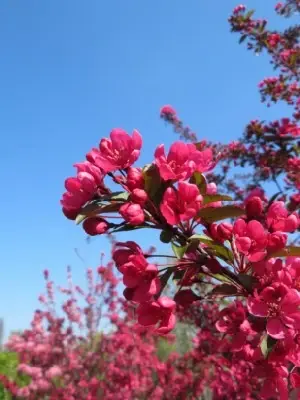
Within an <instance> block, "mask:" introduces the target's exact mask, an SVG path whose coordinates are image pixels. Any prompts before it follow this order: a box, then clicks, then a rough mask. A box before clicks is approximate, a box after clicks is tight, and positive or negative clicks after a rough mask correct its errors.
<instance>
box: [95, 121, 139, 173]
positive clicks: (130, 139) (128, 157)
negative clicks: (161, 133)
mask: <svg viewBox="0 0 300 400" xmlns="http://www.w3.org/2000/svg"><path fill="white" fill-rule="evenodd" d="M141 147H142V137H141V135H140V133H139V132H138V131H137V130H134V131H133V133H132V136H130V135H128V133H127V132H125V131H124V130H122V129H113V130H112V132H111V133H110V139H107V138H105V139H102V140H101V142H100V145H99V151H98V152H96V154H94V160H95V164H96V166H97V167H99V168H101V169H103V171H105V172H111V171H116V170H118V169H125V168H128V167H130V166H131V165H132V164H133V163H134V162H135V161H136V160H137V159H138V158H139V155H140V150H141Z"/></svg>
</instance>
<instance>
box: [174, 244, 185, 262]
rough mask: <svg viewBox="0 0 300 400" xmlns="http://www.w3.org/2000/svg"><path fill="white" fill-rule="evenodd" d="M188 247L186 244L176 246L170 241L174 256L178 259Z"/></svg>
mask: <svg viewBox="0 0 300 400" xmlns="http://www.w3.org/2000/svg"><path fill="white" fill-rule="evenodd" d="M187 249H188V245H185V246H177V245H176V244H174V243H172V250H173V252H174V254H175V256H176V257H177V258H178V259H179V260H180V259H181V258H182V257H183V256H184V255H185V252H186V251H187Z"/></svg>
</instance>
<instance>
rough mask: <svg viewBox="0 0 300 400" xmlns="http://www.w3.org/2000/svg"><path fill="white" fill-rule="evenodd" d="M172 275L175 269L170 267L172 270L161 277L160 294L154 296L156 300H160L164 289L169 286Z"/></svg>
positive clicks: (169, 269)
mask: <svg viewBox="0 0 300 400" xmlns="http://www.w3.org/2000/svg"><path fill="white" fill-rule="evenodd" d="M172 273H173V268H172V267H170V268H168V269H167V270H166V272H165V273H164V274H162V275H161V276H160V278H159V279H160V284H161V288H160V291H159V293H157V294H156V295H155V296H154V297H155V298H157V299H158V298H159V296H160V295H161V294H162V292H163V290H164V288H165V287H166V286H167V284H168V281H169V279H170V277H171V275H172Z"/></svg>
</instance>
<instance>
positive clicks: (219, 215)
mask: <svg viewBox="0 0 300 400" xmlns="http://www.w3.org/2000/svg"><path fill="white" fill-rule="evenodd" d="M244 214H245V211H244V210H243V209H242V208H241V207H238V206H233V205H232V206H222V207H208V208H202V210H200V211H199V213H198V217H200V218H201V219H202V220H204V221H205V222H207V223H212V222H216V221H221V220H223V219H227V218H234V217H240V216H241V215H244Z"/></svg>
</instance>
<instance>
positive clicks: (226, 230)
mask: <svg viewBox="0 0 300 400" xmlns="http://www.w3.org/2000/svg"><path fill="white" fill-rule="evenodd" d="M232 229H233V227H232V225H231V224H229V223H228V222H222V223H221V224H219V225H218V228H217V232H218V235H219V236H220V237H221V238H222V239H223V240H230V239H231V238H232Z"/></svg>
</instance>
